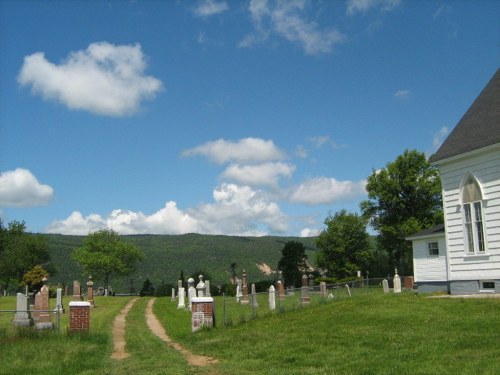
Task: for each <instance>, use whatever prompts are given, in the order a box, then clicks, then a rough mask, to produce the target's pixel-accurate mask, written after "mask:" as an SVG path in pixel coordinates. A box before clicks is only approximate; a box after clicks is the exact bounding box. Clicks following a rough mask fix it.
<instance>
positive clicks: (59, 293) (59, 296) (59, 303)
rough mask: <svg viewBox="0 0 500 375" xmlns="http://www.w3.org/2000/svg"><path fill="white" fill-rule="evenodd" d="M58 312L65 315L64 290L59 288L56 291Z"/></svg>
mask: <svg viewBox="0 0 500 375" xmlns="http://www.w3.org/2000/svg"><path fill="white" fill-rule="evenodd" d="M55 311H56V312H58V313H64V306H63V303H62V288H57V291H56V309H55Z"/></svg>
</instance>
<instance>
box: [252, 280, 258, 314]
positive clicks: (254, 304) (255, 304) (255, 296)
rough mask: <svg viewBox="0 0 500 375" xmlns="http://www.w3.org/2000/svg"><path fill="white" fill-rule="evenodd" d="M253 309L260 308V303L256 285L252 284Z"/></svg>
mask: <svg viewBox="0 0 500 375" xmlns="http://www.w3.org/2000/svg"><path fill="white" fill-rule="evenodd" d="M251 290H252V308H254V309H256V308H257V307H259V303H258V302H257V293H255V284H252V288H251Z"/></svg>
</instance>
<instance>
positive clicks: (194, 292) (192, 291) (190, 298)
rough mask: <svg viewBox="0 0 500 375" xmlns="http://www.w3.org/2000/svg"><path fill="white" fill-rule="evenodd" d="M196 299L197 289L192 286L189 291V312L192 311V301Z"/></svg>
mask: <svg viewBox="0 0 500 375" xmlns="http://www.w3.org/2000/svg"><path fill="white" fill-rule="evenodd" d="M193 298H196V289H195V288H194V286H190V287H189V289H188V301H189V307H188V308H189V311H191V301H192V300H193Z"/></svg>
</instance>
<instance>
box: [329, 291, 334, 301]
mask: <svg viewBox="0 0 500 375" xmlns="http://www.w3.org/2000/svg"><path fill="white" fill-rule="evenodd" d="M328 300H329V301H331V300H333V293H330V294H329V295H328Z"/></svg>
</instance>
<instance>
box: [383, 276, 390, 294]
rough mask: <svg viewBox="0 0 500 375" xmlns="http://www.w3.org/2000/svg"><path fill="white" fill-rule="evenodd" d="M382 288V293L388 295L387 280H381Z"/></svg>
mask: <svg viewBox="0 0 500 375" xmlns="http://www.w3.org/2000/svg"><path fill="white" fill-rule="evenodd" d="M382 287H383V288H384V293H389V282H388V281H387V279H384V280H382Z"/></svg>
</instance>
